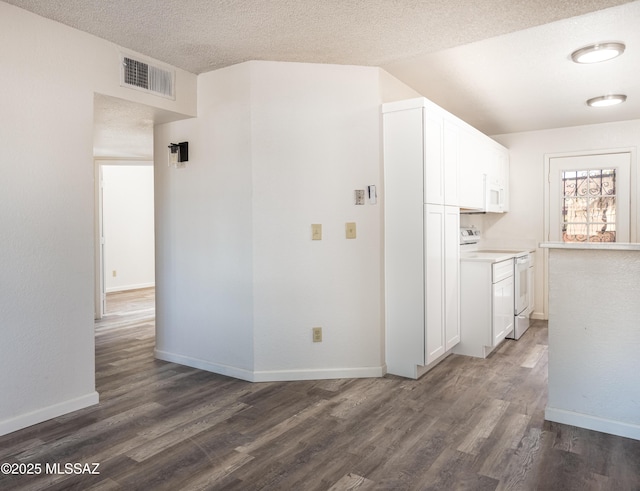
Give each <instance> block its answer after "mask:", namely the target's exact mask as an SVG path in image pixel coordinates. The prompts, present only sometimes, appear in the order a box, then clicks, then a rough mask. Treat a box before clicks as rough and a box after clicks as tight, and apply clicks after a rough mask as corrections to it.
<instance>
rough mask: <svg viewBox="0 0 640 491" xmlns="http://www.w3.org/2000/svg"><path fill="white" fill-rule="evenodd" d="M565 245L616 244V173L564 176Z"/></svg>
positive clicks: (567, 173) (580, 172)
mask: <svg viewBox="0 0 640 491" xmlns="http://www.w3.org/2000/svg"><path fill="white" fill-rule="evenodd" d="M562 190H563V197H562V218H563V222H562V241H563V242H615V241H616V169H595V170H587V169H583V170H577V171H576V170H571V171H563V172H562Z"/></svg>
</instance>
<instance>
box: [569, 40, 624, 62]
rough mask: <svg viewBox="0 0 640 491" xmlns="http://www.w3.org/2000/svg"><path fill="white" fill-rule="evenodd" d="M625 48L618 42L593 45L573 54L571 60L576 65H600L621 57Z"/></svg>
mask: <svg viewBox="0 0 640 491" xmlns="http://www.w3.org/2000/svg"><path fill="white" fill-rule="evenodd" d="M624 48H625V46H624V44H622V43H617V42H606V43H598V44H592V45H591V46H585V47H584V48H580V49H578V50H576V51H574V52H573V53H571V59H572V60H573V61H575V62H576V63H598V62H601V61H606V60H611V59H613V58H615V57H616V56H620V55H621V54H622V53H624Z"/></svg>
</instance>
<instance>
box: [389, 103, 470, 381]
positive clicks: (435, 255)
mask: <svg viewBox="0 0 640 491" xmlns="http://www.w3.org/2000/svg"><path fill="white" fill-rule="evenodd" d="M382 113H383V114H382V118H383V146H384V190H385V212H384V217H385V225H384V226H385V233H384V236H385V245H384V247H385V311H386V363H387V371H388V373H391V374H394V375H400V376H404V377H409V378H418V377H419V376H420V375H421V374H422V373H424V371H426V370H428V368H429V366H430V365H432V364H434V362H436V361H438V360H439V359H441V358H442V357H443V355H444V354H445V353H447V352H448V351H449V350H451V348H453V346H455V345H456V344H458V343H459V342H460V290H459V274H460V273H459V226H460V211H459V207H458V206H459V196H458V188H459V185H458V173H459V171H458V167H459V127H458V125H457V124H456V121H455V118H454V117H453V116H451V115H450V114H449V113H447V112H446V111H444V110H443V109H442V108H440V107H439V106H437V105H435V104H433V103H431V102H430V101H429V100H427V99H423V98H419V99H411V100H408V101H399V102H393V103H388V104H383V106H382Z"/></svg>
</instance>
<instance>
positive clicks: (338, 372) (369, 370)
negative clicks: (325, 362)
mask: <svg viewBox="0 0 640 491" xmlns="http://www.w3.org/2000/svg"><path fill="white" fill-rule="evenodd" d="M385 373H386V367H385V366H384V365H383V366H379V367H358V368H317V369H316V368H310V369H301V370H263V371H258V372H253V377H254V379H253V381H254V382H291V381H294V380H324V379H336V378H379V377H382V376H383V375H384V374H385Z"/></svg>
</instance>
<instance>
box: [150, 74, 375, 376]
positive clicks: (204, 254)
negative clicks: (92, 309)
mask: <svg viewBox="0 0 640 491" xmlns="http://www.w3.org/2000/svg"><path fill="white" fill-rule="evenodd" d="M198 88H199V93H198V106H199V107H198V118H197V120H192V121H183V122H177V123H170V124H167V125H162V126H159V127H157V128H156V134H155V141H156V150H155V154H156V155H157V156H158V155H163V152H162V150H163V148H166V145H167V144H168V142H170V141H178V140H180V141H189V146H190V149H189V154H190V158H189V163H187V165H186V167H185V168H183V169H173V168H168V167H167V166H166V164H164V163H163V161H162V160H163V157H162V156H161V157H159V161H156V213H157V216H156V223H157V236H156V244H157V246H156V247H157V249H156V258H157V268H158V269H157V271H156V295H157V299H158V302H157V304H158V312H157V330H156V332H157V340H156V344H157V352H156V355H157V356H158V357H159V358H161V359H165V360H170V361H176V362H179V363H184V364H186V365H190V366H195V367H198V368H204V369H208V370H211V371H214V372H217V373H222V374H225V375H232V376H235V377H238V378H245V379H247V380H252V381H264V380H292V379H301V378H334V377H340V376H380V375H382V374H383V365H384V360H383V358H384V357H383V345H382V339H383V336H382V318H383V316H382V309H381V302H382V290H381V288H382V278H381V276H382V263H381V257H382V251H381V244H382V240H381V237H382V231H381V227H382V208H381V207H382V204H381V201H382V199H381V198H382V196H380V198H379V200H378V203H377V204H375V205H374V204H370V203H369V202H368V201H367V204H366V205H364V206H355V204H354V190H355V189H365V188H366V186H367V185H376V186H378V189H380V186H381V175H382V172H381V160H380V87H379V74H378V70H377V69H374V68H366V67H344V66H333V65H312V64H304V63H277V62H247V63H243V64H240V65H236V66H233V67H229V68H225V69H222V70H218V71H215V72H210V73H207V74H203V75H200V76H199V81H198ZM346 222H355V223H356V227H357V238H356V239H346V238H345V223H346ZM312 223H321V224H322V226H323V230H322V235H323V237H322V240H321V241H312V240H311V224H312ZM312 327H322V328H323V334H324V336H323V341H322V343H313V342H312V336H311V329H312Z"/></svg>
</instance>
